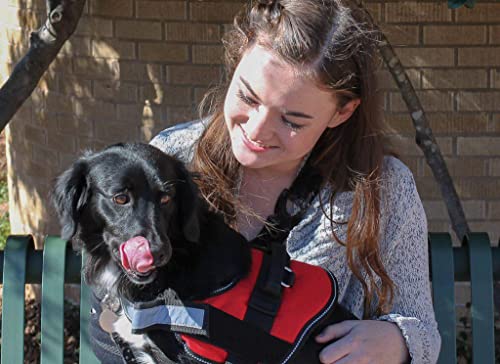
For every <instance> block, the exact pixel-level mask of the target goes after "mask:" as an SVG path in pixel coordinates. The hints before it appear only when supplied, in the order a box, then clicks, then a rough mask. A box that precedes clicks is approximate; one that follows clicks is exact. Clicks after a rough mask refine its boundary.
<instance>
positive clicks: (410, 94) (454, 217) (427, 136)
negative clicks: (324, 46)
mask: <svg viewBox="0 0 500 364" xmlns="http://www.w3.org/2000/svg"><path fill="white" fill-rule="evenodd" d="M379 51H380V54H381V56H382V58H383V59H384V61H385V63H386V64H387V67H388V68H389V71H390V72H391V74H392V76H393V78H394V80H395V81H396V84H397V85H398V87H399V90H400V91H401V95H402V96H403V99H404V101H405V103H406V106H407V107H408V110H409V111H410V115H411V118H412V120H413V125H414V126H415V131H416V135H415V141H416V142H417V145H418V146H419V147H420V149H422V151H423V152H424V155H425V159H426V161H427V164H428V165H429V167H430V168H431V170H432V173H433V175H434V178H435V179H436V181H437V183H438V184H439V188H440V189H441V195H442V196H443V199H444V202H445V204H446V208H447V210H448V215H449V216H450V220H451V224H452V226H453V231H454V232H455V234H456V235H457V237H458V239H459V240H460V241H463V238H464V237H465V236H466V235H468V234H469V233H470V229H469V225H468V223H467V220H466V219H465V214H464V210H463V208H462V204H461V202H460V198H459V197H458V194H457V191H456V190H455V185H454V184H453V180H452V179H451V176H450V173H449V171H448V168H447V167H446V162H445V161H444V159H443V155H442V154H441V151H440V149H439V145H438V144H437V142H436V139H434V136H433V134H432V129H431V128H430V126H429V123H428V121H427V117H426V115H425V112H424V109H423V108H422V105H421V104H420V100H419V98H418V96H417V94H416V92H415V89H414V88H413V85H412V84H411V82H410V79H409V78H408V76H407V75H406V72H405V70H404V68H403V65H402V64H401V61H400V60H399V58H398V57H397V55H396V53H395V52H394V49H393V48H392V47H391V45H390V43H389V41H388V40H387V38H386V37H385V35H382V41H381V42H380V44H379Z"/></svg>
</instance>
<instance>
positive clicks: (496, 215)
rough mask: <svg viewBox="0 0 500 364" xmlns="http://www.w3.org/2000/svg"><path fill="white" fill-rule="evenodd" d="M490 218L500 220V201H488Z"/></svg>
mask: <svg viewBox="0 0 500 364" xmlns="http://www.w3.org/2000/svg"><path fill="white" fill-rule="evenodd" d="M488 218H489V219H492V220H500V201H489V202H488ZM499 225H500V223H499Z"/></svg>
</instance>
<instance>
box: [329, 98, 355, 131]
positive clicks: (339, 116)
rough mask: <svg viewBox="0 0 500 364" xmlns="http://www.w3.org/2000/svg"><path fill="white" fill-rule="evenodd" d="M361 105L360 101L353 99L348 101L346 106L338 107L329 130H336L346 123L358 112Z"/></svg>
mask: <svg viewBox="0 0 500 364" xmlns="http://www.w3.org/2000/svg"><path fill="white" fill-rule="evenodd" d="M359 104H361V100H360V99H352V100H350V101H348V102H347V103H346V104H345V105H344V106H341V107H338V108H337V110H335V114H334V115H333V117H332V119H331V120H330V122H329V123H328V125H327V126H328V127H329V128H335V127H337V126H339V125H340V124H342V123H345V122H346V121H347V120H349V118H350V117H351V116H352V114H353V113H354V112H355V111H356V109H357V108H358V106H359Z"/></svg>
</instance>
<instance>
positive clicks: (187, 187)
mask: <svg viewBox="0 0 500 364" xmlns="http://www.w3.org/2000/svg"><path fill="white" fill-rule="evenodd" d="M53 200H54V205H55V207H56V210H57V212H58V214H59V217H60V221H61V225H62V237H63V238H64V239H68V240H69V239H71V240H72V242H73V244H74V245H76V247H78V248H83V250H84V251H85V252H86V256H87V260H86V263H85V265H84V267H83V273H84V275H85V279H86V281H87V282H88V283H90V284H91V285H92V286H93V288H94V290H95V291H97V292H98V293H100V296H105V295H106V297H107V298H108V299H109V298H111V300H110V301H111V302H116V299H115V298H116V297H121V298H124V299H125V300H128V301H130V302H134V303H136V302H151V301H152V300H155V299H157V298H158V297H161V296H162V295H163V294H164V293H165V292H166V291H169V292H171V291H172V290H173V291H174V292H176V297H177V298H179V299H180V300H186V299H188V300H192V299H199V298H205V297H208V296H211V294H212V293H213V292H214V291H216V290H218V289H220V288H221V287H226V286H228V285H230V283H231V282H235V281H236V280H238V279H240V278H242V277H245V276H246V275H247V274H248V272H249V269H250V265H251V260H252V259H251V252H250V244H249V243H248V242H247V241H246V240H245V238H244V237H243V236H242V235H240V234H238V233H237V232H235V231H234V230H232V229H231V228H229V227H228V226H227V225H226V224H225V223H224V221H223V219H222V218H221V216H219V215H217V214H215V213H212V212H210V211H209V209H208V206H207V205H206V203H205V202H204V200H203V199H202V198H200V196H199V192H198V189H197V187H196V184H195V183H194V182H193V179H192V176H191V175H190V173H189V172H188V171H187V170H186V168H185V167H184V165H183V164H182V163H181V162H180V161H178V160H177V159H175V158H173V157H170V156H168V155H166V154H164V153H163V152H161V151H160V150H158V149H156V148H155V147H153V146H150V145H147V144H118V145H115V146H111V147H109V148H107V149H105V150H103V151H101V152H98V153H94V154H90V153H89V154H87V155H85V156H83V157H82V158H80V159H79V160H77V161H76V162H75V163H74V164H73V165H72V166H71V167H70V168H69V169H68V170H67V171H66V172H64V173H63V174H62V175H61V176H60V177H59V178H58V180H57V183H56V186H55V189H54V199H53ZM335 292H336V291H335ZM332 297H333V296H332ZM331 303H332V305H331V306H330V307H329V308H328V311H324V315H323V314H322V317H321V321H317V320H314V322H320V324H321V325H317V326H314V329H313V330H311V329H308V330H309V331H307V332H308V335H310V336H313V335H315V334H317V333H319V331H320V330H321V329H322V327H324V326H326V324H328V323H333V322H338V321H341V320H343V319H350V318H353V317H352V316H350V315H349V314H348V313H347V312H346V311H345V310H344V309H343V308H342V307H340V306H339V305H337V304H336V293H335V300H333V299H332V301H331ZM118 306H120V305H118ZM333 308H334V309H333ZM290 320H295V318H294V317H291V318H290ZM310 322H312V319H311V321H310ZM308 325H309V323H308ZM315 325H316V324H315ZM109 332H117V333H118V334H119V335H120V336H121V339H120V340H123V341H125V342H127V343H129V344H130V345H131V346H132V349H134V350H133V352H134V353H135V355H136V357H138V358H139V359H140V362H143V363H172V361H174V362H182V363H199V362H200V361H196V360H193V359H192V357H191V356H188V355H186V351H185V348H184V346H183V345H182V340H181V339H180V338H179V337H178V335H176V334H173V333H172V332H165V331H161V332H158V330H157V332H155V331H154V330H153V331H152V332H148V334H147V335H134V334H132V326H131V324H130V322H129V320H128V319H127V318H126V317H125V315H124V314H123V313H122V314H120V315H119V318H118V320H117V321H116V322H114V324H113V325H112V327H111V328H109ZM229 335H231V333H229ZM248 336H249V337H250V339H249V340H254V337H253V336H252V335H248ZM310 336H307V337H310ZM155 337H156V339H158V338H160V339H159V340H155ZM115 341H116V340H115ZM159 341H160V342H161V343H159ZM240 341H241V340H240ZM276 344H279V343H276ZM158 346H160V347H161V349H160V348H159V347H158ZM273 348H274V349H273ZM295 349H300V350H295ZM320 349H321V346H320V345H319V344H316V343H315V341H314V340H313V339H309V340H303V341H302V344H300V347H295V348H294V351H297V352H298V354H294V359H293V360H292V361H284V362H286V363H295V364H296V363H306V362H307V363H311V362H316V363H318V362H319V361H318V353H319V351H320ZM286 350H288V349H286ZM271 351H273V352H274V353H273V355H274V356H277V355H278V352H279V351H278V350H277V347H276V346H272V345H271ZM164 352H167V353H168V355H169V358H167V357H166V356H165V354H164ZM250 354H251V353H250ZM266 355H267V354H266ZM279 355H281V354H279ZM271 356H272V355H271ZM267 358H268V357H266V360H265V361H267ZM275 361H276V360H270V362H275ZM245 362H248V361H245Z"/></svg>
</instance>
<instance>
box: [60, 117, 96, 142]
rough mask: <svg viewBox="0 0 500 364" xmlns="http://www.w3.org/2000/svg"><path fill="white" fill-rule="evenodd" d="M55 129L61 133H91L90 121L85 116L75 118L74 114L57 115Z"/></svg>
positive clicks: (90, 134) (84, 134) (89, 135)
mask: <svg viewBox="0 0 500 364" xmlns="http://www.w3.org/2000/svg"><path fill="white" fill-rule="evenodd" d="M56 119H57V131H58V132H60V133H62V134H70V135H75V136H76V135H78V136H80V135H82V136H88V137H91V136H92V135H93V125H92V121H90V120H88V119H86V118H81V119H79V118H76V117H75V116H67V115H58V116H57V117H56Z"/></svg>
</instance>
